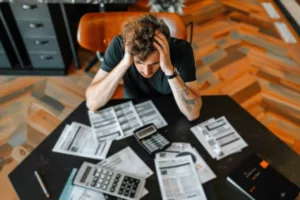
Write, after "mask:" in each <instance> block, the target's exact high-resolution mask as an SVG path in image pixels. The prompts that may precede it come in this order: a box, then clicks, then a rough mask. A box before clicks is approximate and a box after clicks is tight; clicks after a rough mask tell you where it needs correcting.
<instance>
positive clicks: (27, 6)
mask: <svg viewBox="0 0 300 200" xmlns="http://www.w3.org/2000/svg"><path fill="white" fill-rule="evenodd" d="M22 8H23V9H24V10H33V9H36V8H37V5H28V4H23V5H22Z"/></svg>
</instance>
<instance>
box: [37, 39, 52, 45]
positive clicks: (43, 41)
mask: <svg viewBox="0 0 300 200" xmlns="http://www.w3.org/2000/svg"><path fill="white" fill-rule="evenodd" d="M34 44H36V45H48V44H49V41H48V40H34Z"/></svg>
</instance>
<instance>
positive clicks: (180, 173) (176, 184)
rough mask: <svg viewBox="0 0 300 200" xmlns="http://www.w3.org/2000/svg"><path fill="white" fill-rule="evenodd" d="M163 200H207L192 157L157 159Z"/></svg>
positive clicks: (156, 164) (156, 165) (156, 163)
mask: <svg viewBox="0 0 300 200" xmlns="http://www.w3.org/2000/svg"><path fill="white" fill-rule="evenodd" d="M155 168H156V172H157V177H158V181H159V186H160V191H161V193H162V198H163V200H206V196H205V193H204V190H203V188H202V185H201V183H200V180H199V178H198V176H197V172H196V169H195V165H194V163H193V161H192V158H191V156H182V157H175V158H165V159H155Z"/></svg>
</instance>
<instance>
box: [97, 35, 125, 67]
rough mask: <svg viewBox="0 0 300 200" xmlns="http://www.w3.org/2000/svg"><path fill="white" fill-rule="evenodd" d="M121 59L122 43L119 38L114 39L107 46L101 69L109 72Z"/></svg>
mask: <svg viewBox="0 0 300 200" xmlns="http://www.w3.org/2000/svg"><path fill="white" fill-rule="evenodd" d="M122 59H123V51H122V41H121V38H120V36H116V37H114V39H113V40H112V41H111V42H110V44H109V45H108V47H107V49H106V52H105V54H104V60H103V62H102V64H101V69H103V70H104V71H106V72H111V71H112V70H113V68H115V67H116V66H117V65H118V64H119V63H120V61H121V60H122Z"/></svg>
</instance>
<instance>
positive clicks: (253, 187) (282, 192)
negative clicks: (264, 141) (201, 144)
mask: <svg viewBox="0 0 300 200" xmlns="http://www.w3.org/2000/svg"><path fill="white" fill-rule="evenodd" d="M227 180H228V181H229V182H230V183H232V184H233V185H234V186H236V187H237V188H238V189H240V190H241V191H242V192H243V193H245V194H246V195H247V196H248V197H249V198H250V199H255V200H266V199H272V200H277V199H278V200H294V199H295V198H296V197H297V196H298V194H299V191H300V190H299V187H298V186H297V185H295V184H293V183H292V182H291V181H289V180H288V179H286V178H285V177H284V176H282V175H281V174H280V173H279V172H277V171H276V170H275V169H274V168H273V167H272V166H270V164H269V163H268V162H267V161H265V160H262V159H260V158H259V157H258V156H257V155H256V154H252V155H250V156H249V157H247V158H246V159H245V160H244V161H243V162H242V163H241V164H240V165H239V166H238V167H237V168H236V169H235V170H233V171H232V172H231V173H230V174H229V176H228V177H227Z"/></svg>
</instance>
